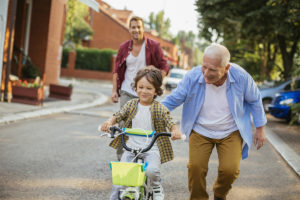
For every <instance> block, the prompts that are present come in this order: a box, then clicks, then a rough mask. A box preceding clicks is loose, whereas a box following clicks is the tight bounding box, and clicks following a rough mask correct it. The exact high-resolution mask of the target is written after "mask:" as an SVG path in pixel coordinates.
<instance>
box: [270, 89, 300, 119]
mask: <svg viewBox="0 0 300 200" xmlns="http://www.w3.org/2000/svg"><path fill="white" fill-rule="evenodd" d="M295 103H300V90H294V91H286V92H281V93H279V94H277V95H276V98H275V99H274V101H273V102H272V104H270V105H269V112H270V114H271V115H273V116H274V117H276V118H280V119H286V120H287V121H290V120H291V117H292V115H291V105H293V104H295Z"/></svg>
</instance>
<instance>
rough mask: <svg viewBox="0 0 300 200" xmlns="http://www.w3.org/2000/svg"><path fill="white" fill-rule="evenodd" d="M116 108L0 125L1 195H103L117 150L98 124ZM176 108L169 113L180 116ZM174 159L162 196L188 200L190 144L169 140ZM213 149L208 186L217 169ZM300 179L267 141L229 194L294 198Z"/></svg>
mask: <svg viewBox="0 0 300 200" xmlns="http://www.w3.org/2000/svg"><path fill="white" fill-rule="evenodd" d="M117 109H118V106H117V105H116V104H106V105H103V106H101V107H94V108H89V109H85V110H80V111H76V112H75V111H74V112H70V113H64V114H57V115H51V116H46V117H42V118H36V119H30V120H24V121H20V122H17V123H11V124H7V125H5V124H3V125H0V199H3V200H12V199H14V200H19V199H20V200H21V199H22V200H27V199H28V200H29V199H30V200H42V199H43V200H44V199H49V200H54V199H55V200H56V199H57V200H64V199H72V200H74V199H78V200H92V199H100V200H106V199H108V197H109V194H110V189H111V172H110V169H109V166H108V163H109V161H113V160H115V158H116V157H115V151H114V150H113V149H111V148H110V147H108V144H109V142H110V139H109V138H104V137H99V132H97V127H98V125H99V124H100V123H102V122H103V121H104V120H106V119H107V117H108V116H109V115H111V113H112V112H113V111H115V110H117ZM179 114H180V109H179V110H177V111H175V112H174V113H173V115H174V116H175V118H178V116H180V115H179ZM173 148H174V151H175V159H174V160H173V161H171V162H169V163H166V164H164V165H162V174H163V175H162V179H163V187H164V190H165V194H166V195H165V199H166V200H185V199H188V187H187V168H186V164H187V160H188V158H187V156H188V144H187V143H186V142H183V141H175V142H173ZM217 165H218V161H217V155H216V153H215V152H214V153H213V155H212V157H211V160H210V164H209V169H210V170H209V172H208V176H207V190H208V191H209V194H210V195H212V185H213V182H214V180H215V178H216V172H217ZM299 197H300V179H299V177H298V176H297V175H296V174H295V173H294V172H293V171H292V170H291V169H290V168H289V166H288V165H287V164H286V163H285V162H284V161H283V160H282V159H281V157H280V156H279V155H278V153H277V152H276V151H275V150H274V149H273V147H272V146H271V145H270V144H269V143H268V142H267V143H266V145H265V146H264V147H263V149H262V150H259V151H257V150H255V149H252V150H251V153H250V157H249V158H248V159H246V160H244V161H242V162H241V174H240V177H239V178H238V180H237V181H236V182H235V183H234V185H233V189H232V190H231V192H230V193H229V195H228V199H240V200H248V199H249V200H250V199H251V200H252V199H259V200H272V199H274V200H283V199H284V200H298V199H299Z"/></svg>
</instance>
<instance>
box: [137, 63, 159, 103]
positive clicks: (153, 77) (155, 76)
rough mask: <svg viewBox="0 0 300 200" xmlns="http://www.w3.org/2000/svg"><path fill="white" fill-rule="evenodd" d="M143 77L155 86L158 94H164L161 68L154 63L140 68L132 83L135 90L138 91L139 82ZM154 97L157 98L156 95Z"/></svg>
mask: <svg viewBox="0 0 300 200" xmlns="http://www.w3.org/2000/svg"><path fill="white" fill-rule="evenodd" d="M143 77H145V78H146V79H147V81H149V83H151V84H152V85H153V86H154V88H155V92H156V94H157V95H158V96H160V95H162V93H163V90H162V88H161V86H162V81H163V78H162V75H161V71H160V70H159V69H157V68H156V67H154V66H153V65H150V66H146V67H144V68H142V69H140V70H139V71H138V73H137V74H136V76H135V78H134V82H133V83H132V89H133V90H135V91H136V88H137V83H138V82H139V80H141V79H142V78H143ZM154 98H156V95H155V96H154Z"/></svg>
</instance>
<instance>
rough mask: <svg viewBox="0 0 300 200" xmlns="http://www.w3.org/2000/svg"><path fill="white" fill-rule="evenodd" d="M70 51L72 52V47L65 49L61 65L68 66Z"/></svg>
mask: <svg viewBox="0 0 300 200" xmlns="http://www.w3.org/2000/svg"><path fill="white" fill-rule="evenodd" d="M69 53H70V49H68V48H64V49H63V52H62V59H61V67H62V68H67V67H68V62H69Z"/></svg>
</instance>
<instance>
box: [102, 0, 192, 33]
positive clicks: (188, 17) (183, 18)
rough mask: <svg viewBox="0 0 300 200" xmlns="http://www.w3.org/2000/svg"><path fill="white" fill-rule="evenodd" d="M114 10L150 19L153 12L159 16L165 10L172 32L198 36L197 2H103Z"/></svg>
mask: <svg viewBox="0 0 300 200" xmlns="http://www.w3.org/2000/svg"><path fill="white" fill-rule="evenodd" d="M103 1H104V2H106V3H108V4H109V5H110V6H111V7H112V8H115V9H124V8H126V9H127V10H131V11H133V14H134V15H137V16H139V17H142V18H143V19H148V18H149V15H150V13H151V12H154V14H157V13H158V12H159V11H161V10H164V12H165V19H166V18H169V19H170V21H171V27H170V32H171V33H172V34H173V35H176V34H177V32H178V31H180V30H184V31H185V32H188V31H193V32H194V33H195V34H198V28H197V16H198V13H197V12H196V11H195V9H196V6H195V5H194V4H195V0H103Z"/></svg>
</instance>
